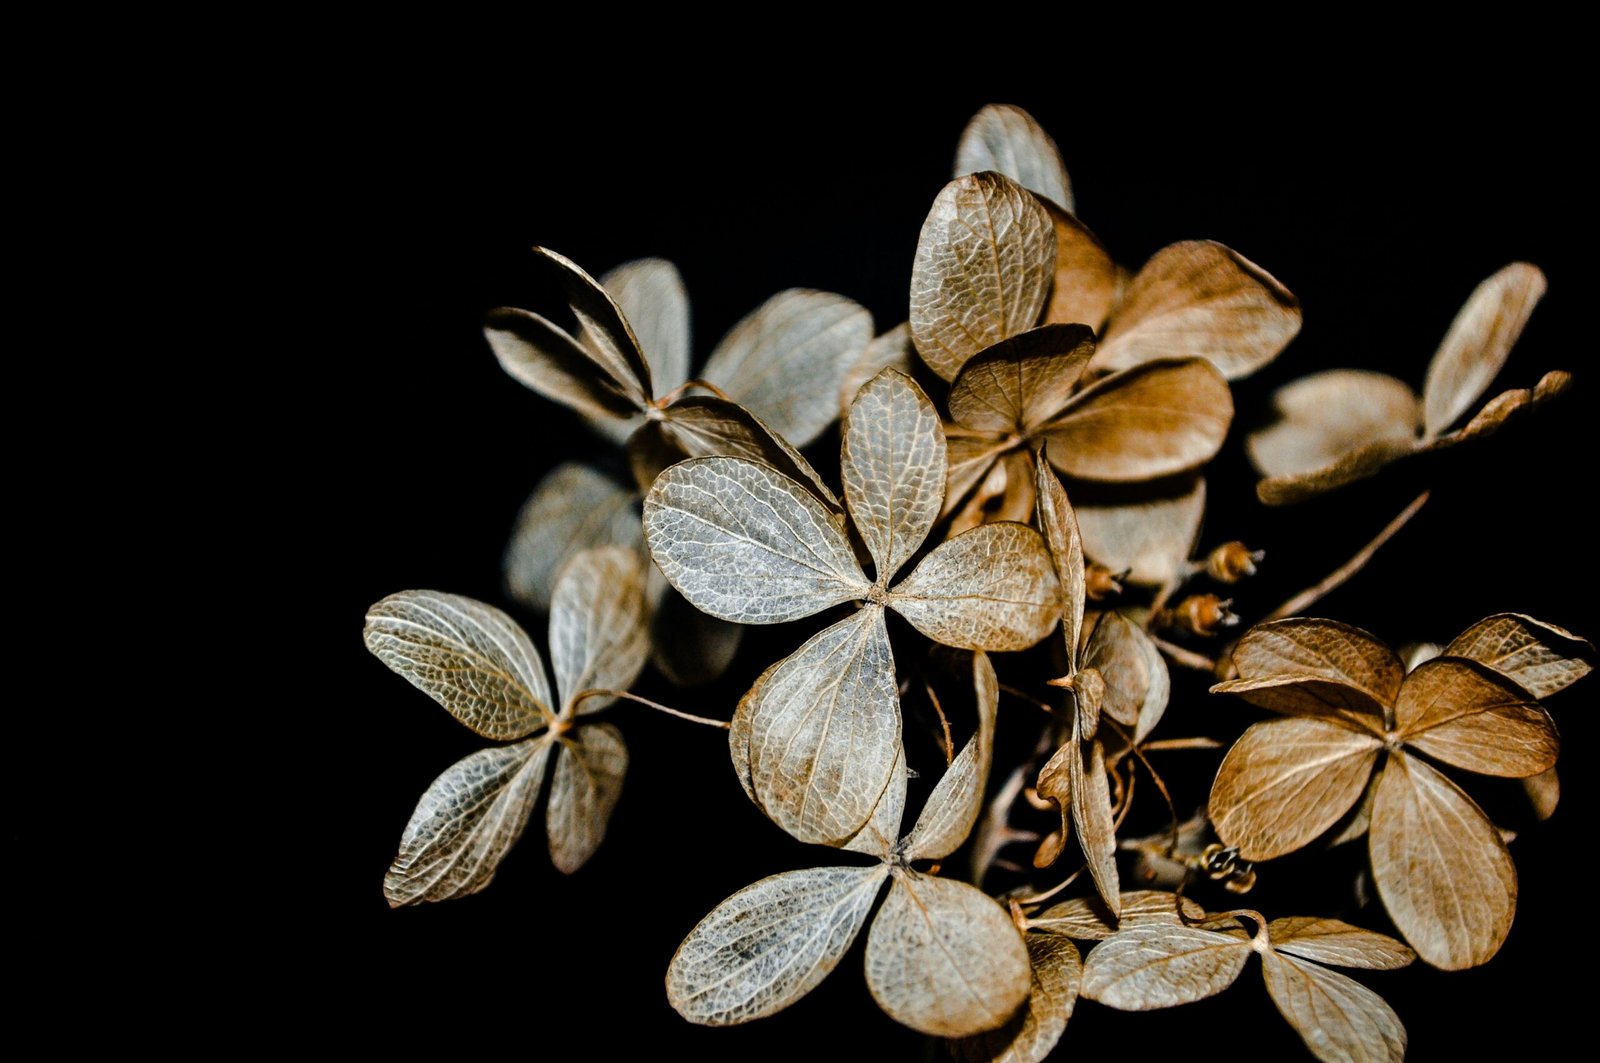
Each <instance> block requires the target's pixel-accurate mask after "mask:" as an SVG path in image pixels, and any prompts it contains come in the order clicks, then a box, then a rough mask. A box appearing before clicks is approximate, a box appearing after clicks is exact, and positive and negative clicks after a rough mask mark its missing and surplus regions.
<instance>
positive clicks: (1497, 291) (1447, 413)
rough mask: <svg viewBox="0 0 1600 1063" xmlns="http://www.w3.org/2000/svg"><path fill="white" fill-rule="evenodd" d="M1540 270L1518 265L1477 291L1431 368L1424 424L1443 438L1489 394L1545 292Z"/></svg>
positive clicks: (1452, 326) (1458, 316) (1431, 433)
mask: <svg viewBox="0 0 1600 1063" xmlns="http://www.w3.org/2000/svg"><path fill="white" fill-rule="evenodd" d="M1545 287H1546V284H1545V279H1544V274H1543V273H1541V272H1540V271H1539V268H1538V267H1537V266H1533V265H1529V264H1528V263H1526V262H1513V263H1511V265H1509V266H1506V267H1505V268H1503V269H1501V270H1500V271H1499V272H1497V273H1495V274H1494V275H1493V276H1491V277H1489V278H1488V279H1487V280H1485V281H1483V282H1482V283H1481V284H1479V285H1478V287H1477V288H1475V289H1474V290H1473V292H1472V294H1471V295H1470V296H1468V297H1467V301H1466V303H1465V304H1464V305H1463V306H1462V307H1461V311H1460V313H1458V314H1456V319H1455V320H1454V321H1453V322H1451V323H1450V331H1448V332H1446V333H1445V337H1444V340H1443V341H1442V342H1441V343H1440V344H1439V349H1438V351H1436V352H1435V353H1434V356H1433V361H1432V362H1430V363H1429V364H1428V380H1427V383H1426V384H1425V385H1424V386H1423V389H1422V396H1423V399H1422V405H1423V421H1424V424H1425V425H1426V428H1427V434H1428V435H1429V436H1437V435H1439V434H1440V433H1441V432H1443V431H1444V430H1445V429H1446V428H1449V427H1450V425H1451V423H1452V422H1454V421H1455V419H1456V418H1458V417H1460V416H1461V415H1462V414H1463V413H1466V412H1467V409H1468V408H1469V407H1471V405H1472V404H1473V403H1474V402H1476V401H1477V399H1478V396H1480V395H1482V394H1483V393H1484V390H1485V389H1486V388H1488V386H1489V383H1490V382H1491V381H1492V380H1494V378H1495V376H1496V375H1497V374H1498V373H1499V372H1500V368H1501V366H1503V365H1505V364H1506V358H1507V357H1508V356H1509V355H1510V354H1511V346H1512V344H1514V343H1516V342H1517V337H1518V336H1520V335H1522V329H1523V326H1525V325H1526V324H1527V323H1528V318H1529V317H1530V316H1531V315H1532V314H1533V308H1534V307H1535V306H1537V305H1538V304H1539V299H1540V298H1541V297H1542V296H1543V295H1544V292H1545Z"/></svg>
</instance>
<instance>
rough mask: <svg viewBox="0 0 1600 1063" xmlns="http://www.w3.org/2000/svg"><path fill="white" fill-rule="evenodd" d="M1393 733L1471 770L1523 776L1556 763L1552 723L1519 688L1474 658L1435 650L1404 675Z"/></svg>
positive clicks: (1434, 754) (1558, 741)
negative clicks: (1439, 654) (1437, 654)
mask: <svg viewBox="0 0 1600 1063" xmlns="http://www.w3.org/2000/svg"><path fill="white" fill-rule="evenodd" d="M1395 732H1396V734H1398V735H1399V736H1400V737H1401V738H1402V739H1404V740H1405V743H1406V744H1407V745H1409V746H1411V747H1412V748H1413V749H1418V750H1421V751H1422V752H1424V753H1426V754H1428V755H1429V756H1431V757H1437V758H1438V759H1440V760H1442V761H1444V762H1445V763H1446V764H1453V765H1455V766H1456V767H1458V768H1465V769H1466V770H1468V771H1476V772H1482V773H1483V774H1485V775H1507V776H1512V777H1514V778H1521V777H1523V776H1527V775H1537V774H1538V773H1539V772H1541V771H1545V770H1546V769H1548V768H1551V767H1554V766H1555V762H1556V754H1557V753H1558V752H1559V751H1560V748H1561V743H1560V739H1559V738H1558V737H1557V736H1556V725H1555V722H1554V721H1552V720H1551V719H1550V714H1549V713H1548V712H1546V711H1545V710H1544V708H1543V707H1542V706H1540V704H1539V703H1538V702H1537V701H1535V700H1533V698H1532V696H1531V695H1529V694H1528V693H1526V692H1525V691H1524V690H1523V689H1522V688H1521V687H1519V686H1517V685H1516V684H1515V683H1513V682H1511V681H1510V680H1509V679H1507V678H1505V677H1504V676H1502V675H1501V674H1500V673H1498V672H1496V671H1493V670H1492V669H1490V668H1488V667H1487V666H1486V665H1482V664H1479V663H1478V662H1477V661H1469V660H1467V659H1466V658H1463V657H1435V658H1434V659H1433V660H1431V661H1429V662H1427V663H1426V664H1424V665H1421V666H1420V667H1418V668H1417V670H1416V671H1414V672H1412V673H1411V674H1410V675H1408V676H1406V682H1405V686H1403V687H1401V688H1400V700H1399V701H1398V702H1396V704H1395Z"/></svg>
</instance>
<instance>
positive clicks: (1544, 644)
mask: <svg viewBox="0 0 1600 1063" xmlns="http://www.w3.org/2000/svg"><path fill="white" fill-rule="evenodd" d="M1444 655H1445V656H1447V657H1468V658H1471V659H1472V660H1474V661H1478V662H1479V663H1481V664H1485V665H1488V666H1489V667H1490V668H1493V669H1494V670H1495V671H1497V672H1499V673H1500V674H1501V675H1503V676H1505V677H1506V678H1508V679H1511V680H1512V681H1514V682H1515V683H1516V684H1517V685H1518V686H1520V687H1522V688H1523V689H1524V690H1526V691H1527V692H1528V693H1530V694H1532V695H1533V696H1534V697H1536V698H1547V697H1549V696H1550V695H1551V694H1554V693H1556V692H1557V691H1559V690H1564V689H1566V688H1567V687H1568V686H1571V685H1572V684H1573V683H1576V682H1577V681H1578V680H1580V679H1582V678H1583V677H1584V676H1586V675H1588V674H1589V672H1590V670H1591V669H1592V668H1593V667H1594V664H1593V661H1594V646H1592V645H1591V644H1590V643H1589V642H1587V641H1586V640H1584V639H1581V638H1579V637H1578V636H1576V635H1574V634H1573V633H1572V632H1570V631H1567V630H1566V629H1565V628H1559V627H1556V626H1555V625H1554V624H1546V623H1545V622H1544V621H1542V620H1535V619H1534V618H1533V617H1531V616H1523V615H1522V614H1521V613H1497V614H1495V615H1494V616H1491V617H1487V618H1485V619H1483V620H1480V621H1478V622H1477V623H1476V624H1473V625H1472V626H1471V627H1469V628H1467V630H1465V631H1463V632H1462V633H1461V634H1459V635H1457V636H1456V639H1455V641H1454V642H1452V643H1450V645H1449V646H1447V647H1445V649H1444Z"/></svg>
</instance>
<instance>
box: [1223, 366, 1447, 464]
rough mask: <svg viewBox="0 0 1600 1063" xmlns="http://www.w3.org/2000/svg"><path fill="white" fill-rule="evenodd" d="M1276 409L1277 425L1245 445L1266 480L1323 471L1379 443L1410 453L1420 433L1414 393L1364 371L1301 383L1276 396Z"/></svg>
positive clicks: (1314, 376) (1304, 379) (1334, 373)
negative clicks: (1318, 470)
mask: <svg viewBox="0 0 1600 1063" xmlns="http://www.w3.org/2000/svg"><path fill="white" fill-rule="evenodd" d="M1272 408H1273V413H1274V414H1276V415H1277V417H1278V420H1276V421H1274V422H1273V423H1271V424H1269V425H1267V426H1266V427H1264V428H1259V429H1257V430H1256V431H1254V432H1251V433H1250V435H1249V437H1248V439H1247V440H1246V448H1247V449H1248V450H1249V452H1250V461H1251V463H1252V464H1254V465H1255V467H1256V471H1257V472H1259V473H1261V475H1263V476H1289V475H1295V474H1299V473H1305V472H1311V471H1313V470H1316V469H1322V468H1324V467H1326V466H1329V465H1333V464H1334V463H1336V462H1338V461H1339V460H1340V459H1341V458H1343V457H1344V456H1345V455H1347V454H1350V453H1352V452H1354V451H1357V450H1360V449H1361V448H1362V447H1364V446H1367V445H1368V444H1370V443H1372V442H1373V441H1375V440H1377V441H1382V442H1392V443H1394V444H1397V445H1403V446H1405V447H1410V446H1411V445H1412V444H1413V443H1414V442H1415V441H1416V438H1417V433H1418V432H1419V431H1421V428H1422V410H1421V407H1420V405H1419V404H1418V402H1417V396H1416V393H1415V392H1413V391H1412V390H1411V388H1409V387H1408V386H1406V385H1405V384H1403V383H1401V382H1400V381H1398V380H1396V379H1395V378H1394V377H1392V376H1388V375H1387V374H1384V373H1369V372H1366V371H1364V370H1360V369H1334V370H1331V371H1329V372H1326V373H1314V374H1312V375H1311V376H1308V377H1301V378H1300V379H1299V380H1296V381H1294V382H1293V383H1290V384H1286V385H1284V386H1283V387H1281V388H1279V389H1278V390H1277V391H1276V392H1274V393H1273V395H1272Z"/></svg>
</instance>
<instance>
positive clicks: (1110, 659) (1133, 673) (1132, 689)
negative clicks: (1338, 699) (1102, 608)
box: [1083, 611, 1172, 742]
mask: <svg viewBox="0 0 1600 1063" xmlns="http://www.w3.org/2000/svg"><path fill="white" fill-rule="evenodd" d="M1083 660H1084V664H1085V665H1086V666H1087V667H1090V668H1093V669H1095V670H1096V671H1098V672H1099V673H1100V677H1101V678H1102V679H1104V680H1105V684H1106V696H1105V700H1104V702H1103V703H1102V707H1103V708H1104V710H1105V712H1106V713H1107V715H1109V716H1110V717H1111V718H1112V719H1113V720H1116V721H1117V722H1118V723H1120V724H1123V725H1124V726H1127V727H1134V728H1136V731H1135V735H1134V741H1136V742H1137V741H1140V740H1142V739H1143V738H1144V736H1145V735H1147V734H1149V733H1150V729H1151V728H1153V727H1154V726H1155V725H1156V721H1158V720H1159V719H1161V715H1162V713H1163V712H1165V711H1166V708H1167V697H1168V695H1169V694H1170V692H1171V682H1172V680H1171V676H1170V675H1168V673H1167V663H1166V661H1164V660H1163V659H1162V657H1161V651H1160V650H1158V649H1157V648H1156V645H1155V643H1154V642H1152V641H1150V636H1149V635H1146V634H1145V633H1144V631H1143V629H1141V628H1140V627H1138V626H1137V625H1135V624H1133V623H1131V622H1129V621H1128V620H1127V618H1125V617H1124V616H1123V615H1122V614H1121V613H1118V612H1115V611H1109V612H1105V613H1102V614H1100V619H1099V621H1098V622H1097V623H1096V624H1095V626H1094V632H1093V633H1092V634H1090V636H1089V644H1088V646H1086V647H1085V648H1084V654H1083Z"/></svg>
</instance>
